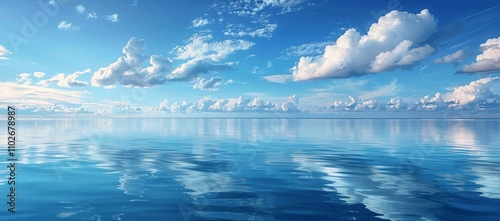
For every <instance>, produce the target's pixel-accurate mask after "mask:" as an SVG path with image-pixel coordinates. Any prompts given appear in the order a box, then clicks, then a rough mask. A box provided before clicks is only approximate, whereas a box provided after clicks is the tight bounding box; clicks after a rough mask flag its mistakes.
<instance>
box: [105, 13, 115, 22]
mask: <svg viewBox="0 0 500 221" xmlns="http://www.w3.org/2000/svg"><path fill="white" fill-rule="evenodd" d="M106 20H108V21H110V22H118V14H116V13H115V14H111V15H106Z"/></svg>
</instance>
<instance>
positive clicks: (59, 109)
mask: <svg viewBox="0 0 500 221" xmlns="http://www.w3.org/2000/svg"><path fill="white" fill-rule="evenodd" d="M18 109H21V110H23V112H24V113H26V114H33V115H41V116H46V115H54V116H65V115H88V114H92V112H91V111H88V110H86V109H85V108H84V107H81V106H80V107H70V106H66V105H62V104H51V105H44V106H36V107H35V106H21V107H20V108H18Z"/></svg>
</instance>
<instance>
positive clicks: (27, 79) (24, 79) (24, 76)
mask: <svg viewBox="0 0 500 221" xmlns="http://www.w3.org/2000/svg"><path fill="white" fill-rule="evenodd" d="M17 76H19V78H17V79H16V80H17V82H19V83H21V84H24V85H30V84H31V75H30V74H28V73H21V74H18V75H17Z"/></svg>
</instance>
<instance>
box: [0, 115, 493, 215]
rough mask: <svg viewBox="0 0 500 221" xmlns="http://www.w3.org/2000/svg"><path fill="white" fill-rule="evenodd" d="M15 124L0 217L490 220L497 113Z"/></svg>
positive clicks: (105, 120) (57, 120) (4, 173)
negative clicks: (10, 204) (10, 201)
mask: <svg viewBox="0 0 500 221" xmlns="http://www.w3.org/2000/svg"><path fill="white" fill-rule="evenodd" d="M2 136H5V135H3V133H2ZM17 137H18V140H19V141H18V148H19V149H18V151H17V154H18V158H19V160H20V161H19V162H18V166H17V167H18V168H17V169H18V171H17V172H18V174H17V176H18V178H17V179H18V185H17V187H16V188H17V207H16V212H17V213H16V214H15V215H9V214H7V211H6V210H7V205H5V204H4V203H2V204H3V205H4V206H2V207H1V208H2V210H5V211H3V212H2V214H5V216H8V220H96V221H97V220H102V221H104V220H162V221H169V220H181V221H188V220H189V221H195V220H269V221H271V220H297V221H298V220H300V221H307V220H314V221H316V220H328V221H330V220H495V221H498V220H500V120H498V119H497V120H386V119H373V120H370V119H37V120H24V121H19V122H18V135H17ZM1 140H7V139H6V137H4V138H2V139H1ZM1 145H2V146H1V147H2V148H4V149H5V148H6V145H5V144H1ZM1 154H2V155H1V156H0V157H2V158H1V159H2V161H4V165H6V164H5V159H7V156H6V151H2V153H1ZM3 168H4V169H1V170H0V175H1V180H0V181H1V185H0V191H1V193H8V185H7V184H6V179H5V177H7V169H6V168H5V167H3ZM2 195H4V196H5V194H2ZM3 198H4V199H3V200H5V201H6V200H7V197H3ZM5 201H2V202H5ZM2 216H4V215H2ZM1 219H2V220H4V218H1Z"/></svg>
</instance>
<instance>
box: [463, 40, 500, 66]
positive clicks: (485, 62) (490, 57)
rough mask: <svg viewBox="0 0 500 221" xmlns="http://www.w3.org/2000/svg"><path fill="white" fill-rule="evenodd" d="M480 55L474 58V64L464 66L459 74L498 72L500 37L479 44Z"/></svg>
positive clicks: (499, 64)
mask: <svg viewBox="0 0 500 221" xmlns="http://www.w3.org/2000/svg"><path fill="white" fill-rule="evenodd" d="M481 51H482V53H481V54H480V55H478V56H476V62H473V63H472V64H468V65H464V67H463V68H462V70H460V71H459V73H471V74H472V73H493V72H500V37H498V38H492V39H488V40H487V41H486V42H485V43H483V44H481Z"/></svg>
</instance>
